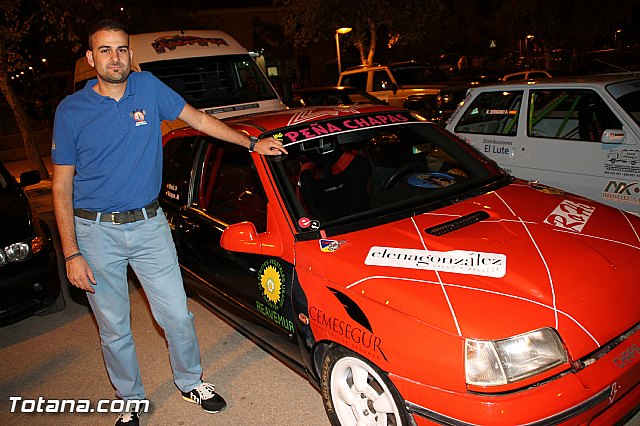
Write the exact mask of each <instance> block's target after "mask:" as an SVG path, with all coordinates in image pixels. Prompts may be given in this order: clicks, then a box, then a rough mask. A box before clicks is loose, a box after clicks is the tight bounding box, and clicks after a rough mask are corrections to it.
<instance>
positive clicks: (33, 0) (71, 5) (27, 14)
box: [0, 0, 100, 178]
mask: <svg viewBox="0 0 640 426" xmlns="http://www.w3.org/2000/svg"><path fill="white" fill-rule="evenodd" d="M99 7H100V6H98V5H97V3H96V2H93V1H91V0H0V22H1V23H2V25H1V26H0V91H1V92H2V95H3V96H4V98H5V99H6V101H7V103H8V104H9V107H10V108H11V110H12V112H13V115H14V117H15V119H16V122H17V124H18V128H19V130H20V134H21V136H22V140H23V143H24V146H25V150H26V153H27V157H28V159H29V161H30V162H31V165H32V166H33V167H36V168H37V169H38V170H39V171H40V175H41V176H42V177H43V178H47V177H48V176H49V173H48V171H47V169H46V167H45V166H44V163H43V161H42V159H41V157H40V155H39V153H38V150H37V148H36V147H35V146H34V143H33V137H32V132H31V124H30V120H29V116H28V115H27V114H26V112H25V108H24V105H23V104H22V102H21V100H20V99H19V98H18V97H17V96H16V95H15V92H14V90H13V87H12V85H11V84H10V79H9V75H10V74H9V73H12V72H15V71H16V70H20V69H24V67H26V66H27V65H29V64H30V63H31V62H32V61H33V58H32V57H31V51H32V50H34V49H37V48H40V47H41V45H46V44H49V43H54V42H60V41H64V42H66V43H67V44H68V45H69V48H70V50H74V49H75V50H77V49H79V47H80V42H79V37H78V28H79V27H80V26H82V25H84V24H85V20H84V18H83V16H96V12H97V8H99ZM88 12H92V13H88Z"/></svg>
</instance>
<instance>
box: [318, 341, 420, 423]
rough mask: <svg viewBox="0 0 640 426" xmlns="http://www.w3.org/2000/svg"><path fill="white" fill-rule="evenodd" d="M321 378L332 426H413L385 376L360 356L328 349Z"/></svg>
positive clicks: (400, 399)
mask: <svg viewBox="0 0 640 426" xmlns="http://www.w3.org/2000/svg"><path fill="white" fill-rule="evenodd" d="M320 377H321V381H322V383H321V391H322V400H323V402H324V408H325V410H326V412H327V416H328V417H329V421H330V422H331V424H332V425H333V426H347V425H356V424H385V425H397V426H408V425H412V424H414V423H413V422H412V421H411V420H410V417H409V414H408V413H407V411H406V409H405V407H404V402H403V400H402V398H401V397H400V394H399V392H398V391H397V390H396V388H395V386H393V384H392V383H391V381H390V380H389V379H388V377H387V375H386V374H385V373H384V372H383V371H382V370H380V369H379V368H378V367H376V366H375V365H373V364H371V363H370V362H369V361H367V360H365V359H364V358H362V357H361V356H360V355H357V354H355V353H354V352H352V351H350V350H348V349H346V348H344V347H341V346H340V347H337V348H334V349H331V350H329V351H328V352H327V354H326V355H325V357H324V359H323V361H322V371H321V376H320ZM380 416H386V417H387V418H386V419H380Z"/></svg>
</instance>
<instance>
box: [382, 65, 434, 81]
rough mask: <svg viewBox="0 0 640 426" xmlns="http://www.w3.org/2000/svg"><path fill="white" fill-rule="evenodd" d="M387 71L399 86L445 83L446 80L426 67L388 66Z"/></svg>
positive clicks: (432, 69) (431, 68)
mask: <svg viewBox="0 0 640 426" xmlns="http://www.w3.org/2000/svg"><path fill="white" fill-rule="evenodd" d="M389 69H390V70H391V72H392V73H393V77H394V78H395V79H396V82H397V83H398V84H399V85H401V86H405V85H414V84H433V83H434V82H441V81H445V80H446V78H445V77H444V76H443V75H442V74H440V73H439V72H438V71H437V70H436V69H435V68H433V67H430V66H428V65H420V64H410V65H390V66H389Z"/></svg>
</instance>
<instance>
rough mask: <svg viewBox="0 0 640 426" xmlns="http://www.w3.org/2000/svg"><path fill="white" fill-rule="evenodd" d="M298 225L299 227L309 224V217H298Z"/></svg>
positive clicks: (306, 226)
mask: <svg viewBox="0 0 640 426" xmlns="http://www.w3.org/2000/svg"><path fill="white" fill-rule="evenodd" d="M298 225H299V226H300V228H308V227H309V225H311V219H309V218H308V217H301V218H300V219H298Z"/></svg>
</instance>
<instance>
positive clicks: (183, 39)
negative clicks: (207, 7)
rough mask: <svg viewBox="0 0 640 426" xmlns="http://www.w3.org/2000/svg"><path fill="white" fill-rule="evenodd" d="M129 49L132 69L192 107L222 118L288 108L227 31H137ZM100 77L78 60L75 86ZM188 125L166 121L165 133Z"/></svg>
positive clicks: (83, 58) (77, 87) (85, 61)
mask: <svg viewBox="0 0 640 426" xmlns="http://www.w3.org/2000/svg"><path fill="white" fill-rule="evenodd" d="M129 47H130V49H131V50H132V51H133V63H132V64H131V68H132V71H150V72H151V73H153V74H154V75H155V76H156V77H158V78H159V79H160V80H162V81H163V82H165V83H166V84H167V85H168V86H170V87H172V88H173V89H174V90H175V91H176V92H178V93H180V95H182V96H183V97H184V99H185V100H186V101H187V102H188V103H189V104H191V105H192V106H193V107H195V108H198V109H200V110H202V111H204V112H206V113H208V114H213V115H215V116H216V117H217V118H226V117H233V116H236V115H244V114H251V113H256V112H264V111H276V110H283V109H285V108H286V107H285V106H284V104H283V103H282V101H281V99H280V97H279V96H278V94H277V93H276V91H275V89H274V88H273V86H271V84H270V83H269V80H268V79H267V77H266V76H265V75H264V73H263V72H262V71H261V70H260V68H259V67H258V65H257V64H256V62H255V61H254V60H253V58H252V57H251V56H250V55H249V52H248V51H247V50H246V49H245V48H244V47H243V46H242V45H241V44H240V43H238V42H237V41H236V40H234V39H233V38H232V37H231V36H230V35H228V34H226V33H224V32H222V31H215V30H203V31H197V30H192V31H165V32H158V33H147V34H132V35H130V36H129ZM95 75H96V74H95V70H94V69H93V67H91V66H90V65H89V64H88V63H87V60H86V58H85V57H82V58H80V59H78V61H77V62H76V68H75V74H74V89H75V90H78V89H81V88H82V87H84V85H85V84H86V81H87V80H89V79H91V78H95ZM183 126H184V123H182V122H180V121H176V122H171V123H166V122H165V123H164V124H163V129H162V130H163V134H164V133H167V132H168V131H170V130H173V129H175V128H180V127H183Z"/></svg>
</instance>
